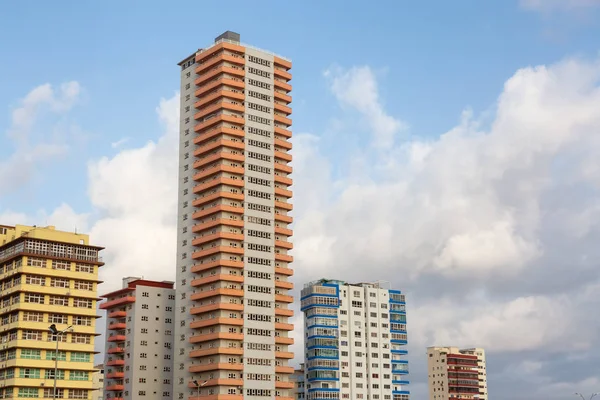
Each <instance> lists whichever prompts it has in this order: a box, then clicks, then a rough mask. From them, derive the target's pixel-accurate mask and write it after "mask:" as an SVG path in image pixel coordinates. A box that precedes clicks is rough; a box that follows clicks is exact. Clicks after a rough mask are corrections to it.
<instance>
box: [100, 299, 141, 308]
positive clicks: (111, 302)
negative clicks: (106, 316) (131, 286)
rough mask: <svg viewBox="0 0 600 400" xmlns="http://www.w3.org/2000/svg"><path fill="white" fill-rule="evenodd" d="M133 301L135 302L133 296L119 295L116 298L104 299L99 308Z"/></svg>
mask: <svg viewBox="0 0 600 400" xmlns="http://www.w3.org/2000/svg"><path fill="white" fill-rule="evenodd" d="M134 302H135V297H134V296H125V297H120V298H118V299H114V300H109V301H105V302H104V303H102V304H100V308H101V309H102V310H107V309H109V308H113V307H117V306H122V305H123V304H130V303H134Z"/></svg>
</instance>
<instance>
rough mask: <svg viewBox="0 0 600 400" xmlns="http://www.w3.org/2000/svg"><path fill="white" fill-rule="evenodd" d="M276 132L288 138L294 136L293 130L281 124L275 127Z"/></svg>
mask: <svg viewBox="0 0 600 400" xmlns="http://www.w3.org/2000/svg"><path fill="white" fill-rule="evenodd" d="M275 133H276V134H278V135H281V136H285V137H286V138H291V137H292V132H290V131H289V130H287V129H283V128H281V127H279V126H276V127H275Z"/></svg>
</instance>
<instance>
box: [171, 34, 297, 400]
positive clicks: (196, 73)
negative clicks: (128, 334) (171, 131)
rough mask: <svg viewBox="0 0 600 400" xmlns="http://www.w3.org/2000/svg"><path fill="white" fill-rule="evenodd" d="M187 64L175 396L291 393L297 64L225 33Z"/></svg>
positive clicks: (183, 100) (184, 65)
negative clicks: (293, 97)
mask: <svg viewBox="0 0 600 400" xmlns="http://www.w3.org/2000/svg"><path fill="white" fill-rule="evenodd" d="M179 66H180V68H181V120H180V126H181V127H180V153H179V155H180V158H179V210H178V228H177V229H178V246H177V249H178V252H177V253H178V254H177V273H176V275H177V310H176V317H175V319H176V324H175V325H176V328H175V329H176V333H177V334H176V345H175V347H176V351H175V385H176V389H175V390H176V395H175V396H174V398H175V399H177V400H183V399H190V398H191V399H195V398H196V396H198V395H199V396H201V398H202V399H205V398H207V397H205V396H229V397H227V398H228V399H231V400H236V399H242V397H243V398H244V399H248V400H252V399H262V400H264V399H268V398H275V397H277V398H290V397H291V395H292V391H293V383H292V382H290V380H289V375H290V374H292V373H293V372H294V369H293V367H291V366H289V365H288V362H289V360H290V359H291V358H293V354H292V353H291V352H290V351H289V350H288V346H289V345H291V344H292V343H293V339H292V338H291V337H289V332H290V331H292V330H293V328H294V327H293V325H292V324H291V323H290V322H289V318H290V317H292V316H293V311H292V310H291V309H290V304H291V303H292V302H293V297H292V296H291V295H290V293H289V291H290V290H291V289H292V288H293V285H292V283H291V282H289V280H288V279H289V277H290V276H291V275H292V269H291V268H290V264H291V262H292V260H293V259H292V256H291V255H289V254H288V252H289V251H290V250H291V248H292V244H291V242H290V240H289V238H290V236H292V230H291V229H290V228H289V224H291V222H292V217H291V216H289V215H288V213H289V211H290V210H291V209H292V204H291V202H290V199H291V197H292V192H291V191H290V189H289V187H290V185H291V184H292V180H291V178H290V174H291V172H292V168H291V167H290V166H289V165H288V163H289V162H290V161H291V159H292V156H291V155H290V154H289V150H290V149H291V147H292V145H291V143H290V141H289V139H290V137H291V131H290V126H291V123H292V121H291V120H290V119H289V115H290V114H291V108H290V107H289V104H290V102H291V97H290V95H289V93H290V91H291V85H290V84H289V83H288V82H289V81H290V80H291V74H290V73H289V72H288V71H289V70H290V68H291V62H290V61H289V60H287V59H285V58H284V57H281V56H277V55H274V54H273V53H271V52H268V51H265V50H260V49H257V48H254V47H252V46H249V45H245V44H242V43H240V35H238V34H236V33H233V32H225V33H224V34H223V35H221V36H219V37H217V38H216V39H215V42H214V43H213V44H212V45H210V46H208V47H206V48H204V49H200V50H197V51H195V52H194V53H193V54H191V55H190V56H189V57H187V58H186V59H184V60H183V61H182V62H181V63H179ZM197 385H202V386H201V387H198V386H197ZM208 398H217V397H208Z"/></svg>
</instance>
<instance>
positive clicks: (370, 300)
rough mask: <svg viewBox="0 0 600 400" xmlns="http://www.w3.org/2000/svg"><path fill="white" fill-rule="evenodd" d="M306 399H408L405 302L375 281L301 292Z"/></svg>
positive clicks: (316, 285)
mask: <svg viewBox="0 0 600 400" xmlns="http://www.w3.org/2000/svg"><path fill="white" fill-rule="evenodd" d="M301 309H302V311H303V312H304V334H305V338H304V349H305V354H304V355H305V362H304V367H305V371H306V373H305V391H306V398H307V399H323V398H326V399H352V400H355V399H364V400H407V399H408V398H409V394H410V392H409V390H408V384H409V381H408V380H407V375H408V361H407V359H406V356H407V354H408V351H407V350H406V349H405V345H406V344H407V343H408V341H407V340H408V339H407V332H406V302H405V297H404V295H403V294H402V293H401V292H400V291H399V290H390V289H388V288H385V287H383V285H382V284H380V283H360V284H348V283H346V282H343V281H337V280H327V279H321V280H319V281H315V282H311V283H309V284H307V285H306V286H305V287H304V288H303V289H302V303H301Z"/></svg>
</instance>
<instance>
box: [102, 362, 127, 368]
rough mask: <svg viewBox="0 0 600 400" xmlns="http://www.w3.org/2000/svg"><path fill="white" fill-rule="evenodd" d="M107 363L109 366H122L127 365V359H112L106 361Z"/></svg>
mask: <svg viewBox="0 0 600 400" xmlns="http://www.w3.org/2000/svg"><path fill="white" fill-rule="evenodd" d="M106 365H107V366H109V367H113V366H122V365H125V360H111V361H108V362H107V363H106Z"/></svg>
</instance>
